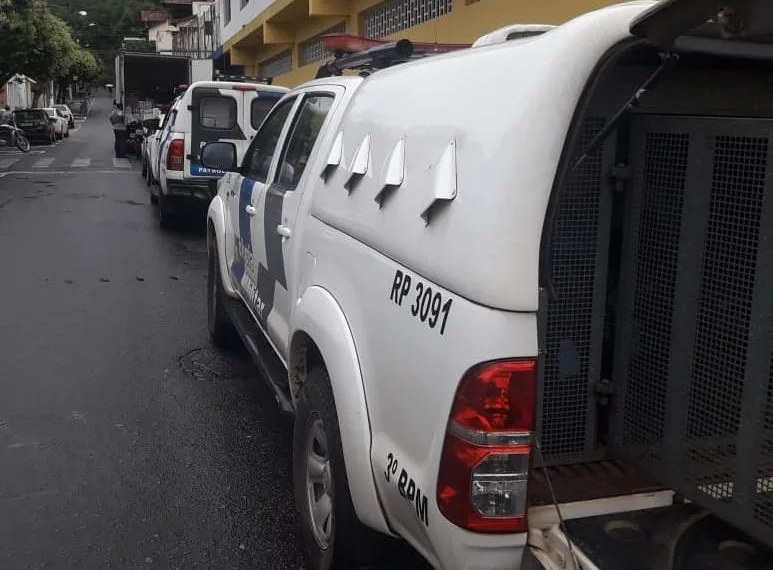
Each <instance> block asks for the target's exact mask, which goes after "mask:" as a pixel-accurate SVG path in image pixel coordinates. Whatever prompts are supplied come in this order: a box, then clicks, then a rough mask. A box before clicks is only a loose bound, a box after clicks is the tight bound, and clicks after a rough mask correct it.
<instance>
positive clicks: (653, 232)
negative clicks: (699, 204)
mask: <svg viewBox="0 0 773 570" xmlns="http://www.w3.org/2000/svg"><path fill="white" fill-rule="evenodd" d="M689 143H690V137H689V135H687V134H682V133H647V136H646V142H645V147H644V157H645V158H644V172H643V176H644V183H643V189H642V198H641V206H640V211H639V212H638V216H637V217H638V227H639V228H644V229H642V231H641V232H640V233H639V239H638V248H637V250H636V254H635V255H636V263H637V271H636V284H635V287H636V291H637V293H636V297H635V300H634V306H633V320H634V322H635V323H636V328H637V331H638V334H637V337H638V339H639V345H638V347H639V350H638V351H637V352H636V353H635V354H634V355H633V356H632V358H631V361H630V364H629V368H628V379H627V383H628V384H627V385H628V394H629V397H628V398H627V399H626V400H625V415H624V417H625V422H626V424H625V428H624V432H623V433H624V436H623V443H624V444H645V443H654V442H657V441H660V440H661V439H662V437H663V422H664V420H665V398H666V388H665V385H661V384H656V383H655V382H653V379H654V378H663V379H665V378H667V376H668V363H669V353H670V346H671V334H672V330H671V315H672V313H673V310H674V306H673V301H674V290H675V286H676V285H675V284H676V275H677V261H678V260H677V257H678V247H679V236H680V230H681V222H682V208H683V202H684V198H683V197H684V185H685V175H686V173H687V150H688V147H689Z"/></svg>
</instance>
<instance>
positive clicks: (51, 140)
mask: <svg viewBox="0 0 773 570" xmlns="http://www.w3.org/2000/svg"><path fill="white" fill-rule="evenodd" d="M48 144H51V145H53V144H56V133H55V132H54V131H51V136H49V137H48Z"/></svg>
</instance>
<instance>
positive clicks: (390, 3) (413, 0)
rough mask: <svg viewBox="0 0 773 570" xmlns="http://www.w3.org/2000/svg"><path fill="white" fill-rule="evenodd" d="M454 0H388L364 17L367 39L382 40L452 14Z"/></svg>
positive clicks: (368, 11) (363, 25) (363, 22)
mask: <svg viewBox="0 0 773 570" xmlns="http://www.w3.org/2000/svg"><path fill="white" fill-rule="evenodd" d="M452 5H453V0H386V2H382V3H381V4H378V5H377V6H374V7H373V8H371V9H370V10H366V11H365V12H364V13H363V15H362V29H363V31H364V35H365V37H368V38H381V37H384V36H388V35H390V34H394V33H396V32H399V31H401V30H405V29H408V28H412V27H413V26H418V25H419V24H422V23H424V22H427V21H429V20H432V19H434V18H437V17H438V16H442V15H444V14H448V13H450V12H451V6H452Z"/></svg>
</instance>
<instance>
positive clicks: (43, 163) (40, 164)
mask: <svg viewBox="0 0 773 570" xmlns="http://www.w3.org/2000/svg"><path fill="white" fill-rule="evenodd" d="M55 160H56V159H55V158H50V157H49V158H41V159H40V160H38V161H37V162H36V163H35V164H33V165H32V168H48V167H49V166H51V163H52V162H54V161H55Z"/></svg>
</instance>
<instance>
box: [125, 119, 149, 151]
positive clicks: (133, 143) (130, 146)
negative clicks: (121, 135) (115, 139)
mask: <svg viewBox="0 0 773 570" xmlns="http://www.w3.org/2000/svg"><path fill="white" fill-rule="evenodd" d="M126 131H127V134H128V137H127V141H126V147H127V150H128V151H131V152H133V153H134V154H135V155H136V156H137V158H141V157H142V139H143V138H144V137H145V130H144V129H143V128H142V123H141V122H140V121H131V122H130V123H128V124H127V125H126Z"/></svg>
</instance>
